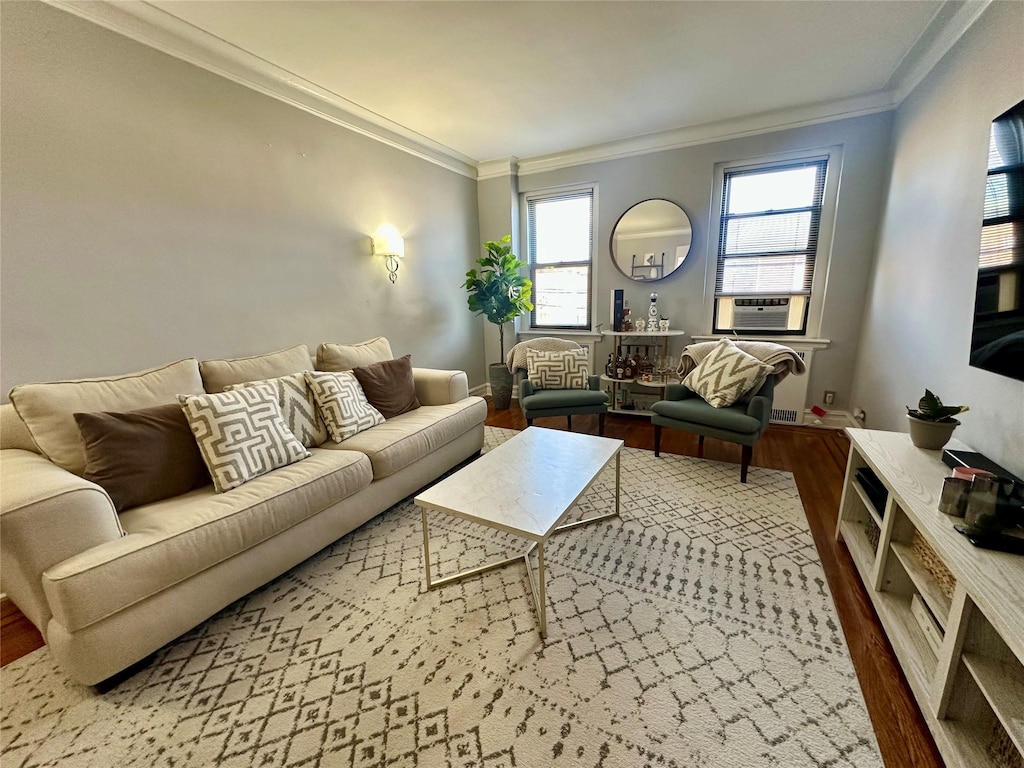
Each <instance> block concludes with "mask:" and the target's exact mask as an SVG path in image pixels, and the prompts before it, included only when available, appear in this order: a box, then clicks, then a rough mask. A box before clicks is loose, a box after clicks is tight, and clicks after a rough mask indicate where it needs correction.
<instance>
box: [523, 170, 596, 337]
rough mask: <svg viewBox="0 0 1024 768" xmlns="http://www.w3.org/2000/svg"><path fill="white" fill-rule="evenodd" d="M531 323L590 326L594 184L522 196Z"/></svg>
mask: <svg viewBox="0 0 1024 768" xmlns="http://www.w3.org/2000/svg"><path fill="white" fill-rule="evenodd" d="M526 238H527V263H528V264H529V267H530V280H532V281H533V312H532V313H531V314H530V327H531V328H550V329H562V330H586V331H589V330H590V311H591V309H590V307H591V301H590V299H591V291H590V287H591V275H590V272H591V267H592V265H593V257H594V189H593V187H588V188H586V189H577V190H573V191H566V192H560V193H557V194H551V193H547V194H538V195H528V196H527V198H526Z"/></svg>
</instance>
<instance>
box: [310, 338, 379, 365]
mask: <svg viewBox="0 0 1024 768" xmlns="http://www.w3.org/2000/svg"><path fill="white" fill-rule="evenodd" d="M392 357H394V355H392V354H391V344H389V343H388V340H387V339H385V338H384V337H383V336H378V337H377V338H375V339H370V340H369V341H361V342H359V343H358V344H321V345H320V346H319V347H317V348H316V369H317V370H318V371H351V370H352V369H353V368H359V367H361V366H364V365H373V364H374V363H380V362H383V361H385V360H390V359H391V358H392Z"/></svg>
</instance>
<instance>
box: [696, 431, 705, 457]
mask: <svg viewBox="0 0 1024 768" xmlns="http://www.w3.org/2000/svg"><path fill="white" fill-rule="evenodd" d="M697 458H698V459H703V458H704V435H697Z"/></svg>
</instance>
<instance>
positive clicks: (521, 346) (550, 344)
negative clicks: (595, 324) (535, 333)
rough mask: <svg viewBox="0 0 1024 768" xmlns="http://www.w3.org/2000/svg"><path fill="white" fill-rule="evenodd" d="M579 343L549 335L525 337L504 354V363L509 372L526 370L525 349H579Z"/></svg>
mask: <svg viewBox="0 0 1024 768" xmlns="http://www.w3.org/2000/svg"><path fill="white" fill-rule="evenodd" d="M579 348H580V345H579V344H577V343H576V342H575V341H569V340H568V339H556V338H553V337H551V336H541V337H540V338H539V339H527V340H526V341H520V342H519V343H518V344H516V345H515V346H514V347H512V349H510V350H509V351H508V354H507V355H505V365H507V366H508V369H509V371H510V372H511V373H515V372H516V371H517V370H520V369H522V370H524V371H525V370H528V366H527V364H526V350H528V349H536V350H537V351H539V352H561V351H562V350H566V349H579Z"/></svg>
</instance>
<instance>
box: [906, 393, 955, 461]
mask: <svg viewBox="0 0 1024 768" xmlns="http://www.w3.org/2000/svg"><path fill="white" fill-rule="evenodd" d="M966 410H968V408H967V406H966V405H943V404H942V401H941V400H939V398H938V397H936V396H935V395H934V394H932V392H931V391H930V390H927V389H926V390H925V391H924V397H922V398H921V399H920V401H918V403H917V410H916V411H915V410H913V409H911V407H910V406H909V405H908V406H907V421H909V422H910V441H911V442H912V443H913V444H914V445H916V446H917V447H918V448H924V449H926V450H929V451H937V450H939V449H940V448H942V446H944V445H945V444H946V443H948V442H949V438H951V437H952V436H953V430H954V429H956V428H957V427H958V426H960V422H959V421H957V420H956V419H954V418H953V417H954V416H956V415H957V414H958V413H963V412H964V411H966Z"/></svg>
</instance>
